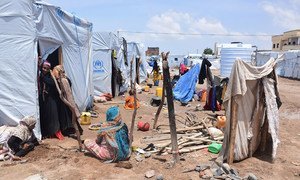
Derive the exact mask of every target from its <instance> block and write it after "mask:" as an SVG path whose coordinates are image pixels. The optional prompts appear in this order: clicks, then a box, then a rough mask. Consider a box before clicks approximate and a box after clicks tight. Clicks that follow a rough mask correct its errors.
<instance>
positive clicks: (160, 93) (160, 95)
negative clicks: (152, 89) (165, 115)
mask: <svg viewBox="0 0 300 180" xmlns="http://www.w3.org/2000/svg"><path fill="white" fill-rule="evenodd" d="M156 96H158V97H160V98H162V88H161V87H158V88H156Z"/></svg>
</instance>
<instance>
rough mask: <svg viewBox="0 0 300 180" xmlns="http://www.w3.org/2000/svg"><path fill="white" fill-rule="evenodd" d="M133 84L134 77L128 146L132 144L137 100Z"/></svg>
mask: <svg viewBox="0 0 300 180" xmlns="http://www.w3.org/2000/svg"><path fill="white" fill-rule="evenodd" d="M131 66H132V62H131ZM135 84H136V78H135V80H134V85H133V98H134V103H133V107H134V110H133V113H132V119H131V127H130V138H129V140H130V147H131V145H132V142H133V130H134V123H135V117H136V111H137V102H136V88H135Z"/></svg>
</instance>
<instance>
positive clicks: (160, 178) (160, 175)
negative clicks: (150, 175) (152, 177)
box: [156, 174, 164, 180]
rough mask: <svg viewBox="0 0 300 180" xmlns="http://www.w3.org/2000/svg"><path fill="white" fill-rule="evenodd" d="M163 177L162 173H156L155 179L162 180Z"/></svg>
mask: <svg viewBox="0 0 300 180" xmlns="http://www.w3.org/2000/svg"><path fill="white" fill-rule="evenodd" d="M163 179H164V176H163V175H162V174H158V175H157V176H156V180H163Z"/></svg>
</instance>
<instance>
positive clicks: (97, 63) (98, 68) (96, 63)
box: [93, 59, 104, 73]
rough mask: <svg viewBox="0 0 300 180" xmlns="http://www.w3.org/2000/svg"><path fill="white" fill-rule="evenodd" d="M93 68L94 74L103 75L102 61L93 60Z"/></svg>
mask: <svg viewBox="0 0 300 180" xmlns="http://www.w3.org/2000/svg"><path fill="white" fill-rule="evenodd" d="M93 68H94V72H100V73H103V72H104V69H103V61H102V60H98V59H96V60H94V61H93Z"/></svg>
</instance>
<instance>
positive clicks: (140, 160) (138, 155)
mask: <svg viewBox="0 0 300 180" xmlns="http://www.w3.org/2000/svg"><path fill="white" fill-rule="evenodd" d="M135 160H136V161H137V162H142V161H143V160H144V158H143V157H142V156H141V155H140V154H137V155H136V156H135Z"/></svg>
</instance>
